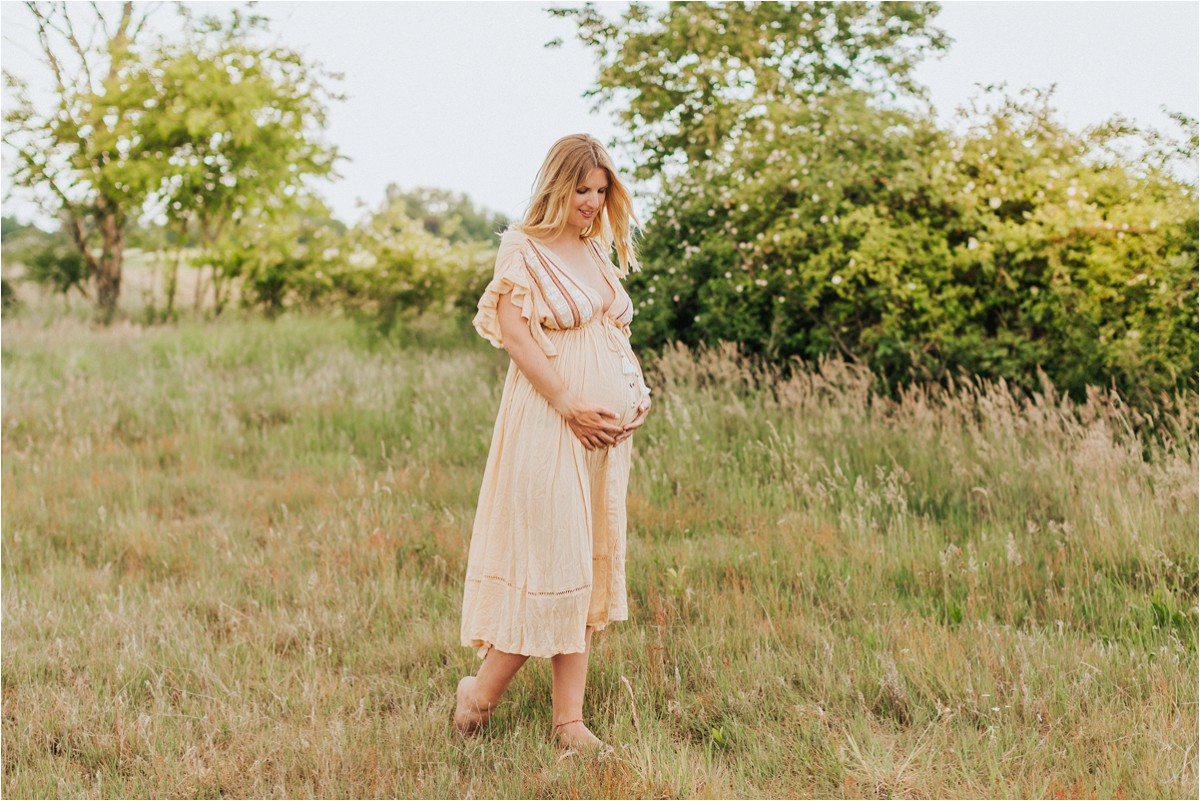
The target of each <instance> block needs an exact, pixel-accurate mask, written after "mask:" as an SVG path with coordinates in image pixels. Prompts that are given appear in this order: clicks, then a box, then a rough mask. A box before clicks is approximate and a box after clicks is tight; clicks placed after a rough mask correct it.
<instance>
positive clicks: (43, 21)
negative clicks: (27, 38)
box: [25, 3, 67, 97]
mask: <svg viewBox="0 0 1200 801" xmlns="http://www.w3.org/2000/svg"><path fill="white" fill-rule="evenodd" d="M25 5H26V7H27V8H28V9H29V10H30V12H32V13H33V16H34V19H36V20H37V26H38V41H39V42H41V45H42V53H43V54H44V55H45V56H46V59H47V60H48V61H49V62H50V69H51V70H53V72H54V80H55V82H56V83H57V84H58V92H59V94H60V95H63V96H64V97H65V96H66V94H67V85H66V83H64V81H63V76H62V68H61V67H60V66H59V63H58V59H57V58H55V56H54V50H53V49H52V48H51V47H50V37H49V36H47V34H46V28H47V27H48V26H49V23H50V21H49V19H47V17H46V15H45V14H43V13H42V10H41V9H40V8H38V7H37V5H36V4H35V3H26V4H25Z"/></svg>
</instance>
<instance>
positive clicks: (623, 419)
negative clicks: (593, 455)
mask: <svg viewBox="0 0 1200 801" xmlns="http://www.w3.org/2000/svg"><path fill="white" fill-rule="evenodd" d="M556 333H558V336H557V337H554V338H555V339H556V340H557V341H556V342H555V345H556V346H557V347H558V350H559V353H558V357H557V358H556V359H554V366H555V370H556V371H557V372H558V374H559V375H560V376H562V378H563V380H564V382H565V383H566V384H567V386H568V387H570V389H571V391H572V392H574V393H575V394H576V395H577V396H578V397H579V398H580V399H581V400H583V401H586V402H588V403H593V404H596V405H597V406H603V407H604V408H606V409H609V410H611V411H613V412H616V414H617V420H616V421H615V422H616V423H617V424H618V425H625V424H626V423H628V422H630V421H631V420H633V418H634V417H635V416H636V414H637V405H638V401H640V400H641V397H642V390H641V382H640V381H639V380H638V372H637V365H636V364H634V363H633V361H632V360H631V359H630V358H629V356H628V355H627V354H626V349H625V348H620V347H618V346H616V345H613V346H610V345H609V342H608V339H607V337H605V336H604V335H603V332H602V330H601V326H600V325H599V324H589V325H587V326H585V327H584V328H583V329H573V330H568V331H562V332H556ZM618 336H619V334H618Z"/></svg>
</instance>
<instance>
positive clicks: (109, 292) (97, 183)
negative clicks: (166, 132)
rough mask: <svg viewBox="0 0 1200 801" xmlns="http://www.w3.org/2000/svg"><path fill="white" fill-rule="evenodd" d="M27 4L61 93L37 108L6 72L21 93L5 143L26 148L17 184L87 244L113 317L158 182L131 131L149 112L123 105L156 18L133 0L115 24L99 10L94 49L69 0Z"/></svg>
mask: <svg viewBox="0 0 1200 801" xmlns="http://www.w3.org/2000/svg"><path fill="white" fill-rule="evenodd" d="M26 5H27V7H28V8H29V11H30V13H31V14H32V15H33V18H34V21H35V23H36V25H37V32H38V42H39V44H40V45H41V50H42V56H43V57H44V59H45V62H46V64H47V65H48V67H49V69H50V71H51V72H52V74H53V76H54V83H55V93H56V98H55V103H54V107H53V108H52V109H51V110H50V111H48V112H46V113H38V112H37V111H36V110H35V108H34V104H33V102H32V100H31V98H30V96H29V92H28V84H27V83H26V82H25V81H24V80H22V79H20V78H17V77H15V76H13V75H10V74H9V73H7V72H5V74H4V79H5V83H6V85H7V86H9V87H10V88H12V89H13V90H14V92H15V93H16V99H17V102H16V104H15V106H13V107H12V108H11V109H9V110H8V111H7V112H6V113H5V115H4V122H5V123H6V129H5V133H4V137H3V141H4V143H5V144H7V145H10V146H11V147H13V148H15V150H16V153H17V158H16V167H15V169H14V172H13V176H12V177H13V181H14V182H15V183H16V184H17V185H20V186H26V187H30V188H34V189H36V190H39V191H48V193H49V194H48V195H45V196H42V197H41V198H40V199H41V200H42V202H43V205H45V206H46V207H47V208H48V209H49V210H50V211H51V212H52V213H53V214H54V216H56V217H58V218H59V219H61V220H62V223H63V226H64V228H65V230H66V231H67V233H68V234H69V235H70V237H71V239H72V241H74V243H75V245H76V247H78V248H79V251H80V253H81V255H82V257H83V259H84V262H85V263H86V264H87V267H88V271H89V272H90V274H91V276H92V277H93V278H94V280H95V282H96V290H97V304H98V308H99V311H100V315H101V317H102V319H103V320H104V321H106V322H107V321H109V320H111V319H112V316H113V313H114V311H115V309H116V303H117V298H118V297H119V295H120V292H121V263H122V258H123V255H124V248H125V226H126V223H127V221H128V219H129V216H130V214H135V213H137V210H138V208H139V207H140V204H141V202H142V200H143V199H144V198H145V197H146V194H147V192H148V191H149V189H150V187H151V185H152V184H153V183H154V181H153V179H152V177H151V176H147V175H146V174H145V173H143V172H142V171H140V170H139V169H138V168H137V164H138V162H140V161H141V159H142V156H143V154H142V153H141V151H140V150H139V149H138V148H137V147H136V143H135V142H134V140H133V138H132V137H131V129H132V125H133V121H134V119H135V116H136V115H137V114H138V113H140V111H139V110H138V109H134V108H130V107H128V106H123V105H122V104H121V98H122V92H123V89H124V87H125V80H126V78H127V75H128V70H129V68H130V65H131V64H132V63H133V62H134V60H135V55H134V52H133V45H134V43H135V41H136V40H137V38H138V37H139V35H140V34H141V31H142V28H143V26H144V25H145V22H146V16H147V15H145V14H143V15H142V16H141V17H140V18H135V16H134V8H133V3H131V2H126V3H124V4H123V5H122V6H121V14H120V17H119V19H117V20H116V22H115V24H113V23H110V21H109V20H107V19H105V17H104V15H103V14H102V13H101V12H100V11H99V9H96V12H95V13H96V20H95V22H94V23H93V26H92V31H91V32H90V34H89V36H88V37H87V41H89V42H91V41H94V40H96V39H99V40H100V44H99V45H98V46H96V47H95V48H90V49H89V48H87V47H85V46H84V45H82V44H81V43H80V38H79V37H78V36H77V35H76V33H75V22H74V21H73V20H72V17H71V14H69V13H68V11H67V4H66V3H58V4H49V5H42V4H39V3H27V4H26ZM110 29H111V30H110Z"/></svg>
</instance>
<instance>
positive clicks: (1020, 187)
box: [630, 91, 1198, 395]
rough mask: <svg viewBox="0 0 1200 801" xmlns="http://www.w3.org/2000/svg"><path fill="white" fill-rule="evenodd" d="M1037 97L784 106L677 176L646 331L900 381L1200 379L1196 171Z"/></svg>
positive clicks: (655, 262)
mask: <svg viewBox="0 0 1200 801" xmlns="http://www.w3.org/2000/svg"><path fill="white" fill-rule="evenodd" d="M1036 94H1037V97H1036V99H1035V102H1031V103H1022V102H1018V101H1015V100H1013V99H1005V100H1004V102H1003V103H1002V105H1001V106H1000V107H999V108H997V109H994V110H991V111H988V112H986V113H982V114H981V113H979V112H978V110H976V113H975V115H974V118H973V120H972V122H973V124H972V125H971V127H970V128H969V129H968V130H967V131H966V132H965V133H962V134H956V133H953V132H950V131H946V130H943V129H940V128H939V127H938V126H937V125H936V124H935V123H934V122H933V121H931V120H930V119H929V118H928V117H926V116H920V115H915V114H911V113H908V112H903V111H897V110H882V109H878V108H873V107H871V106H870V105H869V103H868V97H867V96H866V95H864V94H861V93H858V92H854V91H843V92H837V93H830V94H828V95H825V96H823V97H822V96H814V97H813V98H812V99H811V100H809V101H808V102H807V103H804V102H799V101H794V102H791V103H788V104H783V103H777V104H773V105H768V107H767V108H766V111H765V119H764V120H763V121H762V127H761V129H760V130H761V131H762V132H761V133H760V134H759V135H758V136H756V137H754V139H753V140H752V141H750V140H748V141H746V142H745V143H744V144H742V145H738V146H732V145H727V146H726V147H725V148H724V149H723V150H721V151H720V152H719V153H717V154H714V156H713V158H712V159H711V160H708V161H703V162H701V161H692V162H691V163H690V164H688V165H687V169H686V171H685V172H684V174H683V175H681V176H676V177H668V176H664V179H663V182H664V188H665V189H664V193H663V195H662V200H661V203H660V204H659V206H658V208H657V209H656V211H655V213H654V215H653V219H652V221H651V223H650V225H649V227H648V230H647V231H646V232H645V238H644V241H643V243H642V247H643V253H644V263H645V265H646V269H645V270H644V271H643V272H641V273H638V274H635V275H634V276H633V277H631V279H630V292H631V294H632V295H633V297H634V299H635V301H636V305H637V312H638V322H637V323H636V324H635V325H634V330H635V336H636V338H637V341H638V342H639V343H640V344H641V345H643V346H654V345H658V344H661V343H663V342H666V341H668V340H672V339H678V340H681V341H683V342H685V343H687V344H689V345H696V344H699V343H701V342H706V341H707V342H712V341H717V340H728V341H733V342H737V343H739V344H740V345H741V347H742V348H743V349H744V350H745V351H747V352H751V353H759V354H762V355H764V356H766V357H768V358H770V359H772V360H778V361H782V360H786V359H787V358H788V357H792V356H799V357H801V358H804V359H815V358H816V357H817V356H819V355H821V354H825V353H828V352H831V351H833V352H838V353H840V354H842V355H843V356H845V357H848V358H851V359H854V360H861V361H864V362H866V363H868V364H869V365H870V367H871V368H872V369H873V370H875V371H876V372H878V373H879V374H881V375H883V376H884V377H885V378H886V379H887V380H888V382H889V384H892V385H897V384H901V383H904V382H907V381H909V380H911V379H913V378H933V379H941V378H945V377H946V376H947V375H950V374H953V373H955V372H957V371H959V370H966V371H969V372H971V373H977V374H982V375H986V376H992V377H1004V378H1006V379H1009V380H1011V381H1013V382H1016V383H1018V384H1021V385H1025V386H1031V385H1033V386H1036V379H1035V375H1036V368H1038V367H1040V368H1041V369H1042V370H1044V371H1045V372H1046V373H1047V375H1048V376H1049V377H1050V378H1051V380H1052V381H1054V383H1055V384H1057V385H1058V386H1060V387H1062V388H1065V389H1067V390H1070V391H1073V392H1075V393H1077V394H1078V393H1081V392H1082V391H1083V387H1084V386H1085V385H1087V384H1096V383H1104V384H1107V383H1109V382H1110V381H1111V382H1113V383H1115V384H1116V385H1117V386H1118V387H1119V388H1120V389H1122V390H1124V391H1126V392H1127V393H1129V394H1131V395H1136V394H1139V393H1142V392H1157V391H1159V390H1165V389H1168V388H1171V387H1176V386H1180V385H1183V384H1185V383H1188V382H1191V383H1192V384H1193V385H1194V383H1195V375H1196V370H1197V335H1196V328H1197V316H1196V299H1197V269H1198V266H1197V215H1196V193H1195V187H1194V186H1192V185H1188V184H1185V183H1181V182H1180V180H1179V179H1177V178H1175V177H1172V176H1171V175H1170V174H1169V172H1168V171H1167V169H1166V167H1167V164H1166V159H1165V157H1164V158H1163V159H1162V160H1161V161H1162V163H1155V161H1154V158H1153V157H1154V156H1155V155H1156V154H1157V155H1160V156H1161V155H1162V154H1163V153H1166V152H1167V151H1166V150H1163V149H1161V148H1160V149H1159V150H1158V151H1155V150H1153V148H1152V149H1151V150H1149V151H1147V152H1146V153H1143V154H1142V155H1141V156H1140V157H1138V158H1136V159H1134V158H1130V157H1128V156H1126V155H1123V154H1122V153H1121V152H1120V151H1119V150H1118V149H1117V148H1116V145H1117V144H1118V143H1119V141H1120V140H1122V139H1123V138H1124V137H1127V136H1129V135H1130V133H1131V129H1130V128H1129V126H1127V125H1124V124H1117V123H1112V124H1109V125H1105V126H1100V127H1098V128H1095V129H1092V130H1089V131H1086V132H1085V133H1084V134H1083V135H1076V134H1072V133H1070V132H1068V131H1066V130H1065V129H1063V128H1062V127H1061V126H1060V125H1058V124H1056V123H1055V121H1054V120H1053V119H1052V109H1051V108H1050V107H1049V105H1048V102H1047V100H1048V94H1046V93H1041V92H1037V93H1036ZM962 116H964V117H968V119H971V118H970V117H969V116H968V114H967V113H966V112H962ZM1187 122H1188V123H1189V124H1190V125H1191V127H1192V130H1193V131H1194V126H1195V121H1194V120H1188V121H1187ZM1132 133H1134V134H1136V133H1138V132H1137V131H1136V130H1133V131H1132ZM1154 136H1156V135H1151V136H1149V137H1147V138H1148V139H1149V140H1150V141H1151V143H1154V142H1155V141H1156V140H1155V139H1154ZM1181 152H1182V153H1183V155H1184V156H1186V157H1188V158H1191V157H1193V156H1194V154H1195V134H1194V132H1193V133H1192V134H1191V139H1190V140H1189V143H1185V146H1184V147H1183V148H1182V149H1181Z"/></svg>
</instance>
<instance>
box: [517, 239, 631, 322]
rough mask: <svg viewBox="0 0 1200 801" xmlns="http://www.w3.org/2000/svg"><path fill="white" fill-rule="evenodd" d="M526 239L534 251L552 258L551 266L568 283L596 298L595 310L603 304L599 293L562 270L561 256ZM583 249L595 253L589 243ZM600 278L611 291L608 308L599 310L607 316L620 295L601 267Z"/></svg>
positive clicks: (540, 244)
mask: <svg viewBox="0 0 1200 801" xmlns="http://www.w3.org/2000/svg"><path fill="white" fill-rule="evenodd" d="M526 239H528V240H529V242H530V244H532V245H533V247H534V249H535V250H544V251H546V252H547V253H549V254H550V255H551V256H553V257H554V258H552V259H550V263H551V264H553V265H554V266H555V267H557V268H558V271H559V272H560V273H562V274H563V275H564V276H565V277H566V279H567V280H568V281H570V282H571V283H572V284H574V285H575V286H577V287H579V289H581V290H582V291H583V292H586V293H589V296H592V295H594V296H595V297H596V300H597V301H598V302H597V303H596V308H599V307H600V304H601V303H603V302H604V298H603V297H602V296H601V295H600V293H599V292H597V291H596V290H595V289H593V288H592V287H590V286H587V285H586V284H582V283H580V282H579V281H578V280H576V279H575V277H574V276H573V275H571V273H570V272H568V271H567V270H565V269H564V268H563V258H562V256H560V255H558V254H557V253H555V252H554V251H553V250H551V249H550V248H549V247H547V246H546V245H544V244H542V243H540V242H534V239H533V237H531V236H526ZM584 248H585V249H587V251H588V252H589V253H591V254H593V255H594V254H595V253H596V250H595V248H593V247H592V245H591V244H590V243H585V244H584ZM600 276H601V277H602V278H603V279H604V282H605V283H606V284H608V288H609V289H611V290H612V291H613V300H612V303H610V304H608V308H607V309H601V310H600V313H601V314H604V315H607V314H608V312H609V309H611V308H612V307H613V306H615V305H617V299H618V298H619V297H620V294H619V293H618V292H617V288H616V287H615V286H613V283H612V279H610V278H609V277H608V271H607V270H605V269H604V268H603V267H601V268H600Z"/></svg>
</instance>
